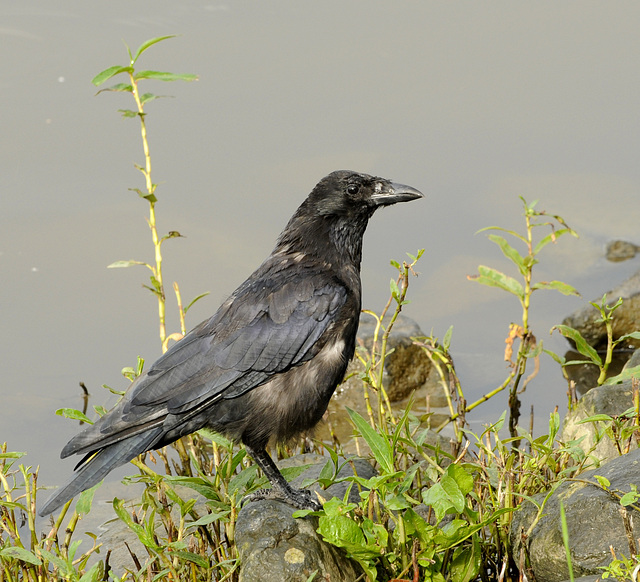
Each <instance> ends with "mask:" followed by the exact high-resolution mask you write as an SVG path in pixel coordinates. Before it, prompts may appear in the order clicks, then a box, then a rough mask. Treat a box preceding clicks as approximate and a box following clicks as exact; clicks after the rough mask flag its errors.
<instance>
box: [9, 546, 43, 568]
mask: <svg viewBox="0 0 640 582" xmlns="http://www.w3.org/2000/svg"><path fill="white" fill-rule="evenodd" d="M0 556H2V557H3V558H13V559H15V560H21V561H22V562H27V563H28V564H34V565H35V566H40V565H41V564H42V560H40V558H38V556H36V555H35V554H34V553H33V552H30V551H29V550H26V549H25V548H19V547H17V546H9V547H6V548H4V549H2V550H0Z"/></svg>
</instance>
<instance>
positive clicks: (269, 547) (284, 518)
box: [235, 454, 375, 582]
mask: <svg viewBox="0 0 640 582" xmlns="http://www.w3.org/2000/svg"><path fill="white" fill-rule="evenodd" d="M327 459H328V457H322V456H321V455H311V454H308V455H299V456H298V457H292V458H291V459H286V460H285V461H282V462H280V463H278V465H279V466H280V467H284V466H292V465H296V464H301V463H302V464H307V463H309V462H314V461H318V460H319V461H320V462H317V463H316V464H314V465H312V466H311V467H309V468H308V469H307V470H306V471H305V472H304V473H303V474H302V475H300V476H299V477H297V479H296V480H294V481H293V482H292V484H293V485H294V486H295V487H299V486H300V485H301V484H302V482H303V481H304V480H306V479H309V478H311V479H313V478H316V477H317V476H318V475H319V473H320V470H321V469H322V467H323V466H324V464H325V462H326V460H327ZM353 463H354V467H352V466H351V465H350V464H349V463H348V464H346V465H344V466H343V467H342V469H341V470H340V473H339V475H340V476H347V475H353V468H355V470H356V471H357V473H358V475H359V476H361V477H364V478H369V477H372V476H373V475H374V474H375V471H374V469H373V467H371V465H369V463H367V462H366V461H364V460H363V459H355V460H354V461H353ZM347 485H348V484H347V483H337V484H334V485H332V486H331V487H329V488H328V489H326V490H322V489H320V488H319V486H318V485H316V486H314V487H312V488H311V489H312V490H317V491H318V492H319V493H320V495H321V496H322V497H324V498H325V499H330V498H331V497H334V496H340V497H343V496H344V494H345V492H346V487H347ZM350 499H351V500H352V501H359V500H360V498H359V495H358V493H357V490H356V489H355V488H352V490H351V494H350ZM294 511H295V510H294V509H293V508H292V507H291V506H289V505H286V504H285V503H281V502H279V501H273V500H264V501H257V502H254V503H249V504H247V505H246V506H245V507H243V508H242V510H241V511H240V513H239V514H238V521H237V522H236V534H235V539H236V545H237V547H238V551H239V553H240V561H241V564H242V565H241V570H240V582H253V581H254V580H255V581H258V580H259V581H260V582H271V581H273V582H306V581H307V580H308V579H309V576H311V574H313V573H314V572H316V571H317V574H316V576H315V578H314V580H317V581H326V582H352V581H354V580H356V579H357V578H358V576H359V575H360V569H359V567H358V565H357V564H356V563H355V562H353V561H351V560H349V559H348V558H346V557H345V555H344V554H343V553H342V552H341V551H340V550H339V549H338V548H336V547H334V546H332V545H331V544H328V543H326V542H324V541H323V539H322V536H321V535H320V534H318V533H317V532H316V529H317V527H318V524H317V520H316V518H313V517H306V518H300V519H294V518H293V517H291V515H292V514H293V512H294Z"/></svg>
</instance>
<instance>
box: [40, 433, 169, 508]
mask: <svg viewBox="0 0 640 582" xmlns="http://www.w3.org/2000/svg"><path fill="white" fill-rule="evenodd" d="M161 435H162V428H161V427H158V428H157V429H155V430H152V431H149V432H146V433H142V434H137V435H133V436H131V437H130V438H128V439H125V440H122V441H119V442H116V443H113V444H111V445H108V446H106V447H104V448H102V449H100V450H99V451H98V452H97V453H96V454H95V455H93V456H91V457H90V458H89V459H88V460H87V461H86V462H84V463H81V466H80V468H79V469H78V470H77V471H76V473H75V474H74V475H73V477H72V478H71V480H70V481H69V482H68V483H67V484H66V485H63V486H62V487H61V488H60V489H58V490H57V491H56V492H55V493H54V494H53V495H52V496H51V497H50V498H49V499H48V500H47V502H46V503H45V504H44V506H43V507H42V508H41V509H40V511H39V514H40V515H41V516H45V515H49V514H50V513H53V512H54V511H56V510H57V509H59V508H60V507H62V506H63V505H64V504H65V503H66V502H67V501H69V500H70V499H73V497H75V496H76V495H77V494H78V493H81V492H82V491H84V490H85V489H89V487H93V486H94V485H95V484H96V483H99V482H100V481H102V480H103V479H104V478H105V477H106V476H107V474H108V473H109V472H110V471H112V470H113V469H115V468H116V467H119V466H120V465H124V464H125V463H126V462H128V461H131V460H132V459H134V458H135V457H137V456H138V455H140V454H142V453H144V452H145V451H148V450H149V449H151V448H153V446H154V444H155V443H156V442H157V441H158V439H159V438H160V436H161Z"/></svg>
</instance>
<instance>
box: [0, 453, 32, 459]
mask: <svg viewBox="0 0 640 582" xmlns="http://www.w3.org/2000/svg"><path fill="white" fill-rule="evenodd" d="M26 454H27V453H16V452H10V453H0V459H20V458H22V457H24V456H25V455H26Z"/></svg>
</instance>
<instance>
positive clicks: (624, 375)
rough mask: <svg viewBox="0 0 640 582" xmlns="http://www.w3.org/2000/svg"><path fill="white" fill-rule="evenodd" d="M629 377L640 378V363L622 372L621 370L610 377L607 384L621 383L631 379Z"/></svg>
mask: <svg viewBox="0 0 640 582" xmlns="http://www.w3.org/2000/svg"><path fill="white" fill-rule="evenodd" d="M629 378H640V365H638V366H633V368H627V369H625V370H622V372H620V373H619V374H618V375H617V376H613V377H611V378H608V379H607V381H606V382H605V384H619V383H620V382H624V381H625V380H629Z"/></svg>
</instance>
